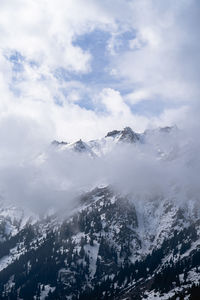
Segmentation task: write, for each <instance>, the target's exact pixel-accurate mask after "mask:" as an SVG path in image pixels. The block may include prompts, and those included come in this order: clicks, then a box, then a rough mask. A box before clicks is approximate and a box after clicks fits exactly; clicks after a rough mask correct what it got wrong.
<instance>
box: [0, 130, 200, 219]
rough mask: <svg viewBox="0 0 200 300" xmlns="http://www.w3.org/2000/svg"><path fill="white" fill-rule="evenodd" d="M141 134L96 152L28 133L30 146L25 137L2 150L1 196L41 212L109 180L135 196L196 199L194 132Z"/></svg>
mask: <svg viewBox="0 0 200 300" xmlns="http://www.w3.org/2000/svg"><path fill="white" fill-rule="evenodd" d="M190 133H191V131H190ZM144 136H145V138H144V141H143V142H142V143H140V142H139V143H135V144H127V143H118V144H116V145H114V146H113V148H112V149H111V150H110V151H109V152H107V153H106V154H104V155H102V156H100V157H91V156H90V155H89V154H88V153H77V152H75V151H72V150H69V149H65V150H60V149H59V148H58V147H55V146H53V145H51V143H44V142H43V143H41V140H40V139H35V140H34V141H33V138H32V143H33V145H35V147H32V148H31V147H26V143H27V139H24V142H25V143H24V145H23V146H22V145H21V146H20V147H16V144H15V141H14V144H13V145H11V144H9V146H10V147H11V149H10V152H7V153H5V155H3V154H2V155H1V164H0V191H1V199H2V200H3V201H4V202H5V203H9V204H14V205H15V206H17V207H23V208H26V209H29V210H31V211H34V212H36V213H39V214H43V213H45V212H46V211H48V210H49V209H52V208H53V209H54V211H59V210H61V209H65V210H66V211H68V212H69V211H70V210H72V209H73V208H74V207H75V206H76V205H78V201H79V200H78V199H79V196H81V195H82V194H83V193H84V192H88V191H90V190H92V189H93V188H95V187H97V186H102V185H106V186H107V185H109V186H111V187H112V188H113V189H114V190H115V191H116V192H117V193H120V194H122V195H129V197H130V198H132V199H133V200H134V201H144V200H146V199H156V198H159V199H161V198H169V199H175V200H173V201H177V202H179V203H186V202H187V201H189V200H190V199H194V200H195V201H199V195H200V187H199V179H198V174H199V172H200V159H199V158H198V155H197V153H198V149H199V141H198V139H197V138H196V132H195V131H194V136H191V135H188V133H187V132H185V131H184V130H183V129H178V128H176V127H175V128H173V129H172V130H171V132H169V133H168V132H160V131H159V130H155V131H154V130H153V131H150V132H148V133H147V134H146V135H144ZM9 143H10V140H9ZM24 148H25V149H24ZM24 151H26V152H25V153H26V155H24ZM22 158H23V159H22Z"/></svg>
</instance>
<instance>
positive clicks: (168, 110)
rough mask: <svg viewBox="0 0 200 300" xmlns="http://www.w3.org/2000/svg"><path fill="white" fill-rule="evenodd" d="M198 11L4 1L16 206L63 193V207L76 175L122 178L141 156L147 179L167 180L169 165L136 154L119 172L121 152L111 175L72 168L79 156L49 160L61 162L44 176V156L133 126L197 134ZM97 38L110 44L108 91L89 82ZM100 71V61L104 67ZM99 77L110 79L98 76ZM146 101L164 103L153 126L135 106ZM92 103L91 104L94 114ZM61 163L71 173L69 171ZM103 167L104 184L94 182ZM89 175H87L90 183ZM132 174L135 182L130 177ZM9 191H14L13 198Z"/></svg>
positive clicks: (7, 120) (117, 2) (7, 133)
mask: <svg viewBox="0 0 200 300" xmlns="http://www.w3.org/2000/svg"><path fill="white" fill-rule="evenodd" d="M199 8H200V5H199V3H198V1H195V0H182V1H178V0H177V1H176V0H175V1H174V0H173V1H171V0H168V1H165V2H163V1H157V0H156V1H153V0H148V1H147V0H133V1H122V0H111V1H104V0H102V1H96V0H95V1H94V0H85V1H84V2H83V1H81V0H68V1H64V0H58V1H56V2H55V1H53V0H48V1H47V0H42V1H39V0H34V1H33V0H30V1H28V2H27V1H25V0H13V1H12V4H11V3H9V2H8V1H4V0H3V1H1V3H0V45H1V47H0V94H1V101H0V143H1V150H0V159H1V163H0V166H1V170H2V176H1V179H2V185H4V188H3V187H2V189H3V190H7V191H9V188H10V191H9V193H8V195H7V198H9V197H10V198H14V199H15V198H16V199H20V197H21V198H23V199H25V198H27V199H32V200H33V199H36V198H39V199H42V198H45V199H46V200H45V201H47V202H48V197H50V195H54V196H52V197H51V200H52V201H53V199H54V198H55V197H56V196H55V195H56V193H57V191H59V193H58V194H59V196H58V197H61V198H62V199H63V197H64V194H62V193H63V189H64V188H63V187H66V188H67V187H69V186H71V185H73V182H71V181H70V180H69V178H70V176H71V175H72V173H73V176H72V178H73V180H74V182H78V183H79V184H80V186H84V185H85V186H87V184H88V182H90V180H91V178H93V177H94V178H95V180H97V181H98V180H100V178H103V176H106V174H110V175H109V178H110V180H111V179H112V178H114V177H113V171H112V169H114V170H115V172H114V175H115V174H117V173H120V172H122V174H123V172H125V169H123V165H124V166H127V167H128V161H125V160H124V159H123V157H125V156H127V157H129V158H130V160H132V159H133V157H132V155H135V157H137V158H138V161H139V162H140V164H141V166H143V169H144V170H145V168H147V169H148V168H149V173H148V172H147V174H149V176H150V177H151V172H155V178H157V177H159V172H161V175H162V176H163V177H164V176H165V174H164V173H163V171H162V170H161V167H160V163H158V162H157V160H156V158H155V157H153V158H152V157H149V156H148V155H147V154H148V153H146V154H145V155H146V158H145V160H144V162H142V161H141V157H140V154H138V153H136V152H134V153H133V154H131V153H130V154H128V153H127V155H124V154H123V155H122V160H121V161H120V162H119V163H117V164H116V165H115V164H114V161H115V159H117V155H118V157H119V156H120V150H119V152H117V153H118V154H113V156H112V158H111V159H110V161H111V164H110V167H109V169H106V168H107V165H109V164H107V163H108V161H109V159H108V161H106V159H107V158H104V162H102V161H101V165H102V166H103V167H100V165H97V166H96V165H95V164H96V163H97V162H93V161H90V160H89V161H88V159H86V160H85V161H84V160H83V161H82V160H80V159H79V158H78V157H76V158H73V159H72V162H71V158H70V157H62V156H61V157H58V156H55V157H54V156H51V155H50V154H48V155H50V158H52V161H51V159H50V158H48V160H47V162H46V163H44V164H43V165H42V167H38V165H37V164H36V162H35V157H38V153H40V152H43V151H44V152H45V151H46V148H47V145H49V143H50V142H51V141H52V140H53V139H60V140H66V141H72V140H73V141H74V140H77V139H80V138H83V139H86V140H89V139H94V138H98V137H102V136H104V135H105V134H106V132H108V131H110V130H113V129H121V128H123V127H125V126H131V127H132V128H133V129H135V130H136V131H143V130H144V129H145V128H147V127H155V126H160V125H162V126H166V125H171V124H175V123H176V124H177V125H181V127H182V128H183V127H185V128H188V130H187V136H188V137H190V136H192V137H193V136H194V133H198V129H199V103H198V100H199V78H200V73H199V70H200V66H199V61H200V59H199V58H200V57H199V55H200V54H199V53H200V51H199V45H200V43H199V38H198V30H199V29H198V28H199ZM95 30H99V31H102V32H104V33H107V35H108V37H107V35H106V38H105V41H104V43H105V45H104V46H105V47H104V48H105V49H103V50H102V51H101V55H104V58H106V62H107V65H106V68H105V65H104V64H103V63H102V69H103V71H102V70H101V71H102V72H105V74H106V76H107V77H106V78H109V80H108V81H107V82H105V81H104V82H100V84H99V85H97V84H96V85H95V84H94V83H93V82H91V81H90V77H89V74H90V73H91V74H92V72H93V69H92V66H93V64H92V62H93V61H95V59H97V58H96V57H95V56H96V55H97V54H96V53H92V52H91V49H87V45H85V47H83V45H82V46H81V45H79V44H78V43H77V42H76V41H77V39H78V37H80V36H84V35H85V34H89V33H92V32H95ZM91 37H92V35H91ZM91 44H92V43H91ZM104 50H105V51H104ZM104 61H105V60H104ZM99 62H101V57H98V66H100V68H101V65H99ZM104 68H105V70H104ZM95 75H96V78H97V79H98V78H99V80H101V78H100V77H99V73H98V72H97V71H96V73H95ZM88 78H89V79H88ZM99 86H100V88H99ZM143 100H145V101H149V100H150V101H152V100H154V101H155V100H156V101H158V103H161V101H162V103H164V104H163V109H162V111H161V113H159V114H157V115H154V116H151V114H150V117H147V116H146V115H144V114H142V113H141V112H140V114H139V113H136V112H135V113H134V105H136V104H137V105H140V104H142V101H143ZM86 102H88V103H90V105H88V107H87V108H86V105H84V104H85V103H86ZM167 104H170V106H168V105H167ZM149 107H150V106H149ZM149 110H150V111H151V108H149ZM127 151H129V150H127ZM135 151H136V150H135ZM115 155H116V157H114V156H115ZM61 158H62V159H64V160H65V159H66V165H70V166H71V167H70V168H68V169H67V170H65V169H63V168H62V162H61V161H62V159H61ZM148 160H149V163H148ZM133 161H134V163H135V165H131V166H132V167H133V168H136V169H137V172H138V173H139V174H140V172H141V175H140V176H139V177H138V178H142V177H143V176H144V177H145V176H146V175H145V174H143V173H142V171H140V170H139V165H137V162H136V161H135V160H133ZM77 162H78V163H79V164H77ZM97 164H98V163H97ZM162 167H163V165H162ZM95 168H96V169H97V170H98V172H99V174H100V175H101V177H98V176H99V175H98V174H96V173H95V174H94V173H93V172H94V169H95ZM84 169H87V170H88V176H87V178H86V179H85V181H84V176H85V174H82V173H83V170H84ZM105 170H107V173H105ZM128 170H129V169H128ZM173 170H174V171H175V167H174V169H173ZM177 170H179V169H177ZM184 171H185V170H184ZM128 172H130V174H129V175H131V174H132V173H131V172H132V171H131V169H130V171H127V174H128ZM47 174H48V176H47ZM77 174H80V177H77V176H78V175H77ZM152 174H154V173H152ZM156 174H157V175H156ZM187 174H189V173H187ZM26 175H27V176H26ZM94 175H95V176H94ZM131 176H132V175H131ZM162 176H160V177H162ZM82 177H83V178H82ZM120 178H121V177H119V178H116V182H119V179H120ZM133 178H135V181H137V178H136V177H134V175H133ZM145 178H146V177H145ZM152 178H153V175H152ZM127 180H128V178H127ZM9 182H12V183H13V185H14V186H15V187H13V191H12V189H11V185H10V183H9ZM23 182H24V184H23ZM92 182H93V180H92ZM155 184H156V182H155ZM138 185H140V183H139V182H138ZM152 185H154V182H153V183H152ZM23 186H26V188H25V189H24V190H23ZM61 186H62V187H61ZM76 186H77V185H76ZM18 187H19V190H18V191H16V192H15V190H16V189H18ZM44 187H45V188H44ZM44 190H46V191H44ZM53 190H54V192H55V191H56V192H55V193H54V192H53ZM71 190H73V189H71ZM64 191H65V189H64ZM68 192H69V189H68ZM21 193H24V194H23V195H22V194H21Z"/></svg>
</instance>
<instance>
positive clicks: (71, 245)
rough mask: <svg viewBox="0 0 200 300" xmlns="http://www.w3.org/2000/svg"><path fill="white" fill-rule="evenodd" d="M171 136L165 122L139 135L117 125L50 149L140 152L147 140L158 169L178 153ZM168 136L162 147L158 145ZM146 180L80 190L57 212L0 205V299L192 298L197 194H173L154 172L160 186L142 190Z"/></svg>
mask: <svg viewBox="0 0 200 300" xmlns="http://www.w3.org/2000/svg"><path fill="white" fill-rule="evenodd" d="M176 134H177V128H171V127H166V128H161V129H157V130H151V131H148V132H145V133H141V134H138V133H135V132H134V131H132V129H131V128H129V127H126V128H125V129H124V130H122V131H117V130H114V131H112V132H109V133H108V134H107V135H106V136H105V137H104V138H102V139H100V140H94V141H89V142H83V141H82V140H80V141H78V142H75V143H67V142H57V141H54V142H53V146H55V147H54V148H53V151H55V153H61V154H63V153H69V154H70V153H76V155H78V156H79V155H86V156H87V155H88V156H89V157H90V158H91V161H93V160H95V159H98V158H99V157H103V156H104V155H106V154H109V153H111V151H114V152H115V151H117V147H118V146H120V147H121V146H122V147H123V146H124V145H125V147H126V146H127V147H128V149H129V147H133V148H130V149H136V150H137V151H139V152H142V157H143V156H144V153H146V152H145V151H146V145H147V144H149V143H150V145H151V147H148V153H149V152H150V153H151V152H153V153H154V152H155V153H156V161H158V163H159V162H160V161H162V162H163V165H162V166H164V167H166V169H167V168H168V164H169V166H170V167H171V165H170V164H171V162H172V161H175V163H176V164H178V163H179V161H180V160H181V159H182V157H183V153H184V151H185V149H186V146H183V147H180V148H177V145H176V143H174V140H176ZM168 135H171V137H172V140H173V143H172V144H170V143H169V141H167V142H166V144H165V141H166V137H167V136H168ZM158 136H159V138H158ZM149 141H150V142H149ZM131 151H132V150H131ZM120 153H121V152H120ZM126 153H127V152H126ZM62 158H63V156H62ZM136 167H137V166H136ZM187 167H188V165H187ZM144 171H145V172H146V173H148V170H147V169H146V170H144ZM156 174H158V175H160V176H161V175H162V174H160V173H156ZM136 175H137V176H140V175H139V173H138V174H136ZM158 175H157V176H158ZM137 176H136V177H135V180H136V179H137ZM150 176H152V175H151V174H150V175H148V174H147V178H148V180H147V183H146V185H145V184H144V185H143V186H142V187H143V188H144V189H145V191H144V192H143V191H142V192H140V189H137V186H138V185H135V186H134V185H133V186H134V189H131V190H129V191H128V192H127V193H125V192H124V191H122V190H120V188H121V187H119V188H118V189H116V188H115V186H112V185H109V184H105V185H101V186H100V185H99V186H96V187H94V188H92V189H91V190H89V191H87V192H82V194H81V195H80V194H79V196H77V197H78V199H76V201H74V206H73V209H70V210H68V211H67V210H66V211H67V213H65V211H64V209H63V207H62V209H59V210H58V211H53V212H51V213H48V214H47V213H46V214H43V215H40V216H36V215H35V214H31V213H30V212H29V213H28V212H27V211H24V210H23V209H20V208H16V207H14V206H5V205H4V204H3V203H2V204H1V210H0V243H1V244H0V298H1V299H116V300H117V299H118V300H119V299H121V300H122V299H124V300H125V299H127V300H128V299H136V300H137V299H138V300H139V299H163V300H164V299H166V300H167V299H198V297H197V295H199V293H200V287H199V280H200V218H199V202H198V199H197V198H198V197H197V196H196V195H194V194H192V193H191V191H189V192H188V190H186V192H187V193H184V192H183V191H182V190H181V191H180V186H179V185H178V184H177V182H174V178H172V180H171V181H170V182H169V183H168V181H167V179H166V178H162V180H161V181H160V180H159V178H156V180H155V182H158V185H160V183H161V182H163V181H165V180H166V184H167V192H163V190H160V189H158V190H156V192H155V193H152V190H149V189H148V183H150V185H151V184H152V183H154V179H153V178H150ZM164 183H165V182H164ZM168 184H169V185H168ZM66 197H67V194H66ZM184 197H185V198H186V201H182V200H180V198H181V199H182V198H184Z"/></svg>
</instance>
